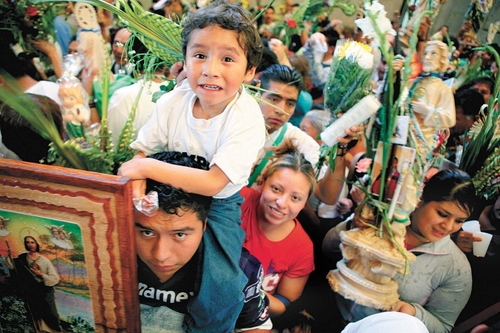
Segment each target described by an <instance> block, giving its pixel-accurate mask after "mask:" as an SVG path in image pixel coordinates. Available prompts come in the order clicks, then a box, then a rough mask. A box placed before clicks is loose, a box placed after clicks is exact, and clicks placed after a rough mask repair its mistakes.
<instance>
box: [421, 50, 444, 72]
mask: <svg viewBox="0 0 500 333" xmlns="http://www.w3.org/2000/svg"><path fill="white" fill-rule="evenodd" d="M440 60H441V52H440V51H439V48H438V47H437V46H436V45H429V46H427V47H426V48H425V53H424V63H423V65H424V66H423V71H424V72H427V73H430V72H437V71H438V70H439V67H440V66H439V61H440Z"/></svg>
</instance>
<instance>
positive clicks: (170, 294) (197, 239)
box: [134, 152, 272, 332]
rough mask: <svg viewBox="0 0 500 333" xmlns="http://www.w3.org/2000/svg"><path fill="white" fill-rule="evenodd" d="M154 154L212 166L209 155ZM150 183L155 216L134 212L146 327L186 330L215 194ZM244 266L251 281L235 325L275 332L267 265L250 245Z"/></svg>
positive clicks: (246, 252)
mask: <svg viewBox="0 0 500 333" xmlns="http://www.w3.org/2000/svg"><path fill="white" fill-rule="evenodd" d="M179 155H181V156H179ZM153 158H156V159H160V160H163V161H173V162H175V163H176V164H179V165H184V166H191V167H197V168H203V167H205V168H207V167H208V163H207V162H206V161H205V160H204V159H199V160H196V159H194V157H193V156H187V154H185V153H183V154H179V153H176V152H167V153H160V154H156V155H155V156H154V157H153ZM203 162H205V163H203ZM147 185H148V186H147V191H148V193H149V191H151V190H153V191H156V192H157V194H158V209H157V211H156V212H154V214H149V215H150V216H148V215H146V214H144V213H142V212H140V211H137V210H136V211H135V212H134V221H135V234H136V246H137V254H138V278H139V300H140V303H141V326H142V331H143V332H165V331H168V332H183V327H182V323H183V320H184V315H185V314H186V313H187V311H188V307H189V306H190V302H191V300H192V299H193V297H194V296H195V295H196V294H197V293H198V289H197V285H198V283H199V278H200V276H201V275H200V273H201V271H200V269H202V268H201V267H202V265H201V263H202V260H203V259H202V258H203V256H202V252H203V247H202V245H201V244H202V235H203V232H204V230H205V227H206V222H207V215H208V212H209V210H210V205H211V202H212V198H210V197H207V196H202V195H197V194H192V193H187V192H184V191H183V190H181V189H176V188H174V187H172V186H170V185H165V184H160V183H157V182H154V181H150V180H148V182H147ZM239 265H240V267H241V269H242V270H243V271H244V272H245V275H246V276H247V277H248V283H247V284H246V286H245V288H244V289H242V290H243V293H244V296H245V305H244V307H243V310H242V311H241V312H240V313H238V314H237V315H238V320H237V322H236V328H237V329H238V331H240V330H241V331H245V332H264V331H266V332H270V329H271V327H272V324H271V321H270V319H269V315H268V312H267V311H268V306H269V300H268V299H267V297H266V296H265V293H264V292H263V291H262V288H261V283H262V278H263V269H262V266H261V264H260V262H259V261H258V260H257V259H256V258H255V257H253V256H251V255H250V254H249V252H248V251H247V250H245V249H243V252H242V255H241V259H240V261H239ZM217 273H218V272H217ZM233 328H234V327H233Z"/></svg>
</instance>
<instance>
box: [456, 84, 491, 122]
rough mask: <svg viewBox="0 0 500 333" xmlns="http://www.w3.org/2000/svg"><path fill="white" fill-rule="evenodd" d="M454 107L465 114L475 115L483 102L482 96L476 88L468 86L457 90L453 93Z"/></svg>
mask: <svg viewBox="0 0 500 333" xmlns="http://www.w3.org/2000/svg"><path fill="white" fill-rule="evenodd" d="M454 98H455V108H459V107H460V109H462V113H463V114H464V115H466V116H476V115H478V114H479V111H480V110H481V106H483V104H484V97H483V95H481V94H480V93H479V92H478V91H477V90H475V89H472V88H469V89H463V90H459V91H457V92H456V93H455V95H454Z"/></svg>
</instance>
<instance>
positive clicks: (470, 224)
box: [462, 220, 481, 233]
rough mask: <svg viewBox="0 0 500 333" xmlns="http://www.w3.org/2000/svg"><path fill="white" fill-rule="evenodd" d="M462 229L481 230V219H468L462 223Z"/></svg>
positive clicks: (468, 230) (472, 231)
mask: <svg viewBox="0 0 500 333" xmlns="http://www.w3.org/2000/svg"><path fill="white" fill-rule="evenodd" d="M462 230H463V231H466V232H470V233H474V232H479V231H481V227H480V226H479V221H477V220H473V221H467V222H464V224H462Z"/></svg>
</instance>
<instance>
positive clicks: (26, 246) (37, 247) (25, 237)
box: [24, 235, 40, 252]
mask: <svg viewBox="0 0 500 333" xmlns="http://www.w3.org/2000/svg"><path fill="white" fill-rule="evenodd" d="M27 238H31V239H33V240H34V241H35V243H36V249H35V251H36V252H40V244H38V241H37V240H36V238H35V237H33V236H29V235H28V236H24V248H25V249H26V251H29V250H30V248H29V247H28V245H26V239H27Z"/></svg>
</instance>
